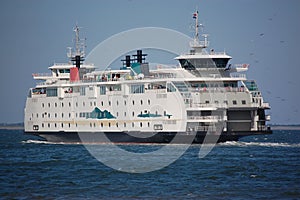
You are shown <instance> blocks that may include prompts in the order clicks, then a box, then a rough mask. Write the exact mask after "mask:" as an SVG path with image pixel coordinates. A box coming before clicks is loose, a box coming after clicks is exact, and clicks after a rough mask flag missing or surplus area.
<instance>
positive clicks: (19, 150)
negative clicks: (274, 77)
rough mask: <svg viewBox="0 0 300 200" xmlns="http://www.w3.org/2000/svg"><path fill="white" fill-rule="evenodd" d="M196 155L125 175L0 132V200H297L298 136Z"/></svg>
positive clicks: (79, 151) (281, 134)
mask: <svg viewBox="0 0 300 200" xmlns="http://www.w3.org/2000/svg"><path fill="white" fill-rule="evenodd" d="M124 148H125V149H130V150H131V151H135V150H136V151H149V150H153V149H157V148H160V147H159V145H156V146H155V145H154V146H153V145H127V146H126V147H124ZM198 153H199V146H198V145H193V146H191V147H190V148H189V149H188V151H186V152H185V154H184V155H183V156H182V157H181V158H180V159H178V160H177V161H176V162H174V163H173V164H171V165H169V166H168V167H166V168H163V169H161V170H159V171H154V172H149V173H142V174H132V173H124V172H119V171H116V170H113V169H111V168H109V167H107V166H105V165H103V164H102V163H100V162H99V161H97V160H96V159H95V158H94V157H92V156H91V155H90V154H89V152H88V151H87V150H86V149H85V147H84V146H82V145H80V144H72V145H70V144H68V145H65V144H52V143H47V142H41V141H39V140H38V139H37V138H35V137H33V136H26V135H23V132H22V131H20V130H0V199H1V198H3V199H300V131H283V130H282V131H274V133H273V134H272V135H268V136H252V137H247V138H244V139H243V140H241V141H239V142H227V143H224V144H218V145H217V146H216V147H215V148H214V149H213V150H212V151H211V152H210V153H209V154H208V155H207V156H206V157H205V158H202V159H199V158H198ZM160 159H162V160H163V159H164V157H161V158H160ZM116 161H118V158H116Z"/></svg>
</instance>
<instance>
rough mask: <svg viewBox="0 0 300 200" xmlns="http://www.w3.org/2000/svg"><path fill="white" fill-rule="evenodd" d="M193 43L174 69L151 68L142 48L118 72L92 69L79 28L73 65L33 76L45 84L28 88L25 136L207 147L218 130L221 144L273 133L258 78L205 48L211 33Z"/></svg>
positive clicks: (220, 53) (244, 68)
mask: <svg viewBox="0 0 300 200" xmlns="http://www.w3.org/2000/svg"><path fill="white" fill-rule="evenodd" d="M195 18H196V33H195V38H194V40H193V41H192V42H191V44H190V46H191V50H190V52H189V53H188V54H184V55H179V56H177V57H176V58H175V59H176V60H178V62H179V65H178V66H177V67H165V66H157V68H155V69H152V68H150V67H149V63H147V62H146V56H147V54H144V53H143V51H142V50H138V51H137V53H136V54H135V55H133V56H130V55H126V57H125V59H124V60H122V61H123V67H121V68H120V69H107V70H102V71H97V70H95V69H96V68H95V66H94V65H89V64H86V63H84V56H85V54H84V48H83V47H84V45H82V40H80V38H79V28H78V27H76V28H75V29H74V30H75V34H76V37H75V51H74V52H72V51H71V50H70V52H69V53H68V57H69V58H70V61H69V62H68V63H66V64H54V65H53V66H51V67H49V69H50V70H51V74H33V78H34V79H36V80H39V81H40V82H38V83H37V85H36V86H35V87H34V88H31V89H30V90H29V94H28V97H27V101H26V107H25V119H24V124H25V132H26V133H30V134H34V135H38V136H41V137H43V138H45V139H46V140H48V141H53V142H80V141H81V140H80V137H79V136H78V133H79V132H80V134H87V135H89V136H91V138H93V137H92V136H93V135H97V134H104V135H105V136H107V137H108V138H109V139H110V140H111V141H113V142H149V143H166V142H170V141H172V139H173V138H174V137H175V136H176V135H177V136H178V135H179V137H178V138H179V140H177V141H176V143H185V142H186V141H187V140H186V138H190V137H193V142H194V143H202V142H203V140H204V138H205V136H207V133H208V132H209V133H210V134H211V133H212V132H218V131H219V132H220V133H221V135H219V134H216V135H215V136H214V135H212V137H217V141H218V142H224V141H229V140H238V139H239V138H240V137H243V136H247V135H254V134H267V133H271V130H270V128H269V127H268V126H267V125H266V122H267V121H268V120H270V116H269V115H267V114H265V110H266V109H269V108H270V106H269V104H268V103H266V102H265V101H264V100H263V97H262V95H261V92H260V91H259V90H258V87H257V85H256V83H255V81H254V80H247V78H246V76H245V74H243V72H245V71H246V70H247V69H248V64H237V65H232V64H229V61H230V59H231V56H229V55H227V54H226V52H215V51H214V50H213V49H210V50H207V48H208V46H209V42H208V39H207V38H208V35H207V34H204V35H203V37H204V41H200V40H199V32H198V28H199V25H198V13H196V15H195Z"/></svg>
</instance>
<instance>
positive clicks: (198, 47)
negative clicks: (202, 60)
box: [190, 10, 209, 52]
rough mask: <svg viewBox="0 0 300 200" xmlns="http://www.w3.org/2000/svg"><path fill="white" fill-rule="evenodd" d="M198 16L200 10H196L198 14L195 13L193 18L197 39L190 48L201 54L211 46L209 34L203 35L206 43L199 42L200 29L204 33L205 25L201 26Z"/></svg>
mask: <svg viewBox="0 0 300 200" xmlns="http://www.w3.org/2000/svg"><path fill="white" fill-rule="evenodd" d="M198 16H199V12H198V10H196V12H194V13H193V18H194V19H195V37H194V41H192V42H191V43H190V46H191V47H192V48H193V49H194V50H195V52H201V51H202V49H204V48H206V47H208V44H209V42H208V40H207V38H208V34H202V36H203V37H204V41H200V40H199V27H200V28H201V30H202V31H203V24H199V22H198Z"/></svg>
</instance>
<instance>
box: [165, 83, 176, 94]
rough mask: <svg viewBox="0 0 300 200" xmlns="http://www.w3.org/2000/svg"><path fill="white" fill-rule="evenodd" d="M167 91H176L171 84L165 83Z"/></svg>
mask: <svg viewBox="0 0 300 200" xmlns="http://www.w3.org/2000/svg"><path fill="white" fill-rule="evenodd" d="M167 92H176V88H175V87H174V85H173V84H171V83H167Z"/></svg>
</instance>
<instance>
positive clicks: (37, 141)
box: [22, 140, 81, 144]
mask: <svg viewBox="0 0 300 200" xmlns="http://www.w3.org/2000/svg"><path fill="white" fill-rule="evenodd" d="M22 143H24V144H81V143H79V142H78V143H77V142H73V143H71V142H70V143H66V142H48V141H44V140H26V141H22Z"/></svg>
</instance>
